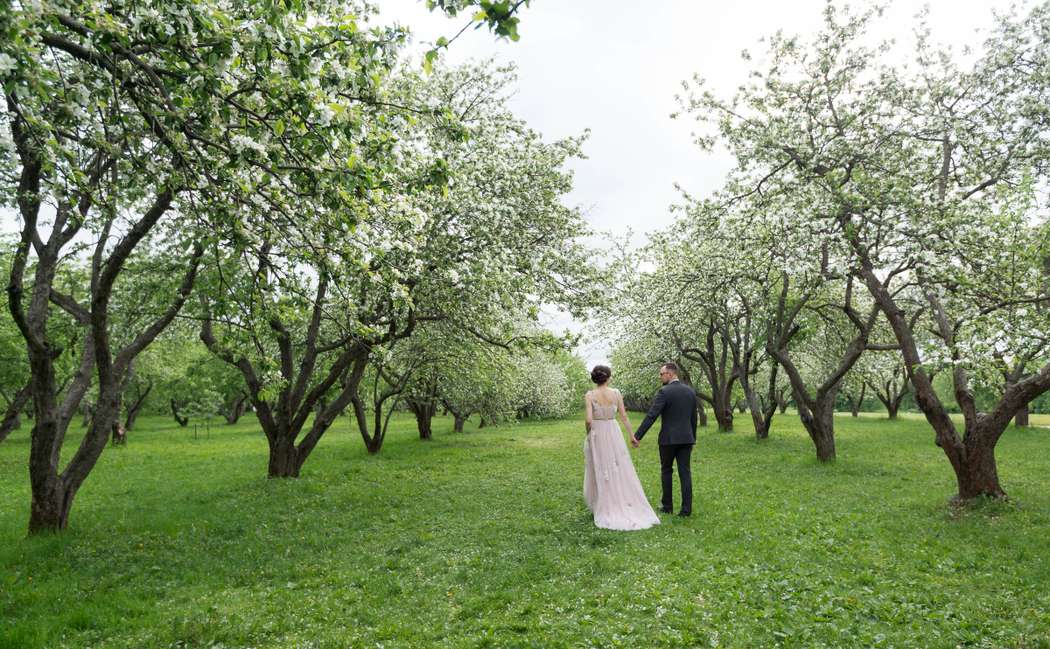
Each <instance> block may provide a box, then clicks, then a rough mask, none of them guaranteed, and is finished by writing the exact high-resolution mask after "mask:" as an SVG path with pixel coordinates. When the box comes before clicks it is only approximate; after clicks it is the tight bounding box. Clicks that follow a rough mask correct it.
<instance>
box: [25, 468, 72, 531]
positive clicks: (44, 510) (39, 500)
mask: <svg viewBox="0 0 1050 649" xmlns="http://www.w3.org/2000/svg"><path fill="white" fill-rule="evenodd" d="M72 504H73V494H72V493H68V492H67V491H66V489H65V487H64V485H63V481H62V480H61V478H59V477H58V476H51V479H49V480H48V481H47V483H46V484H42V485H34V489H33V499H32V502H31V504H30V508H29V534H30V536H32V535H36V534H43V533H55V532H61V531H62V530H64V529H66V528H67V527H68V526H69V510H70V507H71V506H72Z"/></svg>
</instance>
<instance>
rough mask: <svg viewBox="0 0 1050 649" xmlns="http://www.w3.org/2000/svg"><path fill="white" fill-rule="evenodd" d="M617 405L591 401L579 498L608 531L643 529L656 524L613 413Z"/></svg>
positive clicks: (657, 520) (596, 520) (656, 520)
mask: <svg viewBox="0 0 1050 649" xmlns="http://www.w3.org/2000/svg"><path fill="white" fill-rule="evenodd" d="M616 408H617V406H616V405H615V404H614V405H601V404H599V403H598V402H597V401H593V402H592V404H591V409H592V423H591V432H590V434H588V435H587V439H586V441H585V442H584V444H583V455H584V458H585V465H584V477H583V497H584V500H586V501H587V506H588V507H589V508H590V509H591V511H592V512H594V524H595V525H597V526H598V527H603V528H606V529H610V530H624V531H627V530H644V529H646V528H648V527H652V526H653V525H659V524H660V519H659V518H658V517H657V516H656V512H654V511H653V508H652V506H650V505H649V501H648V500H646V498H645V492H644V491H642V483H641V482H639V480H638V474H637V473H636V472H635V470H634V463H632V462H631V455H630V453H629V452H628V451H627V443H626V442H624V439H623V433H621V432H620V426H619V425H618V424H617V423H616V420H615V419H614V416H615V414H616Z"/></svg>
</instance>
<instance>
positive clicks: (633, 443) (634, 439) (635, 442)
mask: <svg viewBox="0 0 1050 649" xmlns="http://www.w3.org/2000/svg"><path fill="white" fill-rule="evenodd" d="M641 445H642V443H641V442H640V441H639V440H638V438H637V437H635V436H634V433H631V446H633V447H635V448H638V447H639V446H641Z"/></svg>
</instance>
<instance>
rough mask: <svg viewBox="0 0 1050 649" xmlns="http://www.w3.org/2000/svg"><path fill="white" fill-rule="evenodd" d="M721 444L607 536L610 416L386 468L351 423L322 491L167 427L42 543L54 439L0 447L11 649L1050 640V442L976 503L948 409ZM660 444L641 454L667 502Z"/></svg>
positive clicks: (217, 440)
mask: <svg viewBox="0 0 1050 649" xmlns="http://www.w3.org/2000/svg"><path fill="white" fill-rule="evenodd" d="M744 419H745V418H743V417H738V419H737V421H738V422H739V427H740V428H741V430H740V431H738V432H736V433H732V434H720V433H716V432H713V431H711V430H707V431H704V432H703V433H702V434H701V437H700V440H699V444H698V448H697V452H696V453H695V454H694V458H695V465H694V475H695V478H694V480H695V489H696V503H695V505H694V515H693V517H692V518H691V519H678V518H675V517H664V519H663V520H664V524H662V525H660V526H657V527H655V528H652V529H649V530H645V531H641V532H633V533H618V532H611V531H606V530H599V529H595V528H594V526H593V525H592V523H591V520H590V515H589V513H588V512H587V510H586V508H585V506H584V504H583V499H582V495H581V483H582V452H581V444H582V434H581V429H582V425H581V424H580V423H579V422H578V421H575V420H574V421H564V422H546V423H536V424H531V423H530V424H519V425H516V426H510V427H505V428H496V429H486V430H483V431H477V430H474V429H473V428H471V427H468V430H467V432H466V433H464V434H453V433H451V432H447V431H450V430H451V422H450V421H448V420H441V421H440V422H438V423H437V426H436V431H437V432H436V435H435V439H434V441H432V442H430V443H424V442H420V441H419V440H418V439H416V438H415V433H414V430H413V425H412V422H411V421H410V420H409V419H408V418H400V419H395V421H394V424H393V429H392V431H391V434H390V437H389V439H388V441H387V443H386V447H385V448H384V449H383V452H382V454H381V455H380V456H378V457H369V456H368V455H367V454H366V453H365V452H364V449H363V444H362V443H361V440H360V438H359V436H357V435H356V434H351V433H350V432H349V430H348V427H347V423H346V421H345V420H342V421H340V422H338V423H337V425H336V428H335V429H334V430H332V431H331V432H330V433H329V434H328V435H327V436H326V438H325V439H324V440H322V442H321V444H320V446H319V448H318V449H317V450H316V452H315V454H314V456H313V457H312V458H311V459H310V460H309V462H308V463H307V465H306V467H305V472H304V475H303V477H302V478H301V479H299V480H292V481H272V480H266V479H265V478H264V475H265V464H266V462H265V443H264V441H263V439H262V437H261V434H260V433H259V432H258V431H257V429H256V427H255V424H254V420H252V419H250V418H246V419H245V420H244V423H243V424H241V425H238V426H236V427H232V428H231V427H225V426H220V427H216V428H214V429H213V431H212V434H211V436H210V438H201V439H197V440H194V439H193V433H192V430H189V431H188V430H186V429H179V428H177V427H175V426H174V425H171V424H169V423H168V422H167V421H165V420H162V419H145V420H143V421H141V423H140V430H139V431H135V432H133V433H132V435H131V441H130V446H128V447H127V448H126V449H108V450H107V451H106V453H105V454H104V455H103V457H102V459H101V461H100V463H99V465H98V467H97V469H96V470H95V472H94V474H93V475H92V476H91V478H90V479H89V480H88V482H87V484H86V485H85V486H84V488H83V489H82V491H81V493H80V495H79V496H78V498H77V502H76V505H75V507H74V510H73V515H72V520H71V529H70V531H69V532H68V533H67V534H64V535H61V536H57V537H48V538H34V539H26V538H25V524H26V517H27V509H28V502H29V493H28V489H29V488H28V478H27V475H26V468H25V466H26V461H27V456H28V441H27V439H26V435H27V431H26V429H23V430H21V431H18V432H16V433H15V434H14V435H13V436H12V438H11V439H9V440H8V441H7V442H5V443H4V444H2V445H0V649H34V648H47V649H52V648H61V647H70V648H78V649H79V648H82V647H92V648H95V649H100V648H113V647H128V648H132V647H133V648H136V649H138V648H142V647H212V648H217V647H225V648H227V649H229V648H232V647H254V648H271V647H273V648H276V647H282V648H285V647H299V648H307V647H310V648H337V647H338V648H342V647H380V646H382V647H386V648H387V649H390V648H396V647H486V646H488V647H545V648H546V647H588V646H595V647H691V646H703V647H771V646H785V647H820V646H826V647H862V646H877V647H957V646H966V647H970V646H973V647H1050V564H1048V560H1050V484H1048V483H1050V481H1048V479H1047V476H1048V475H1050V431H1047V430H1043V429H1039V428H1030V429H1011V430H1010V431H1008V433H1007V434H1006V435H1005V436H1004V438H1003V440H1002V442H1001V443H1000V445H999V452H998V457H999V466H1000V475H1001V478H1002V481H1003V484H1004V486H1005V488H1006V490H1007V491H1008V492H1009V493H1010V495H1011V496H1012V501H1011V502H1010V503H1006V504H1003V503H987V504H985V505H983V506H978V507H974V508H971V509H968V510H964V511H953V510H952V509H951V508H950V507H949V506H948V499H949V497H950V496H951V495H952V493H953V491H954V479H953V477H952V474H951V471H950V468H949V466H948V463H947V461H946V460H945V459H944V457H943V454H942V453H941V452H940V450H939V449H937V448H936V447H935V446H934V445H933V435H932V433H931V432H930V431H929V430H928V429H927V428H926V426H925V425H924V423H923V422H922V421H920V420H915V419H912V418H906V419H904V420H902V421H900V422H888V421H885V420H881V419H878V418H875V417H865V418H861V419H857V420H851V419H850V418H848V417H845V418H841V419H839V429H840V430H839V433H838V451H839V460H838V462H836V463H834V464H833V465H830V466H820V465H818V464H817V463H816V461H815V460H814V457H813V455H814V454H813V451H812V447H811V445H810V443H809V441H808V439H807V438H806V437H805V436H804V433H802V431H801V428H800V426H799V425H798V423H797V420H795V419H794V418H792V417H786V416H785V417H783V418H780V419H777V420H775V422H774V427H775V428H774V432H773V436H772V439H770V440H769V441H768V442H767V443H762V444H758V443H756V442H754V441H753V440H752V439H751V436H750V434H749V431H747V430H745V429H746V426H747V423H746V422H745V421H744ZM654 441H655V440H653V439H648V438H647V439H646V440H645V442H644V443H643V446H642V448H641V449H640V450H638V451H633V452H632V453H633V457H634V458H635V462H636V465H637V467H638V469H639V474H640V476H641V478H642V482H643V484H644V486H645V488H646V492H647V494H648V495H649V498H650V501H652V502H656V501H657V500H658V498H659V476H658V459H657V452H656V447H655V445H654Z"/></svg>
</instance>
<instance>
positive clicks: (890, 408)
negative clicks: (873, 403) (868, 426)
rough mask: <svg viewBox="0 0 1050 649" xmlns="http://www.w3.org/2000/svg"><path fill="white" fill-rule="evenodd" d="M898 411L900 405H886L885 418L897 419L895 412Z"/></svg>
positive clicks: (894, 403)
mask: <svg viewBox="0 0 1050 649" xmlns="http://www.w3.org/2000/svg"><path fill="white" fill-rule="evenodd" d="M899 410H900V404H899V403H896V402H893V403H888V404H886V416H887V417H889V418H890V419H896V418H897V412H898V411H899Z"/></svg>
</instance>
